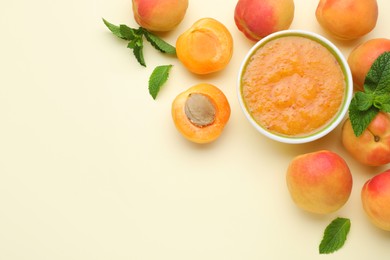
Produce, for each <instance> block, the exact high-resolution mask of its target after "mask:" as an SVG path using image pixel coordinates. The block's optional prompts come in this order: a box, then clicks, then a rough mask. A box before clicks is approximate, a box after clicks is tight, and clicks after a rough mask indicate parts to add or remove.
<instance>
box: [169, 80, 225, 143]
mask: <svg viewBox="0 0 390 260" xmlns="http://www.w3.org/2000/svg"><path fill="white" fill-rule="evenodd" d="M229 117H230V105H229V102H228V100H227V98H226V96H225V95H224V93H223V92H222V91H221V90H220V89H219V88H217V87H216V86H214V85H211V84H208V83H200V84H197V85H195V86H192V87H190V88H189V89H187V90H186V91H184V92H182V93H180V94H179V95H178V96H177V97H176V98H175V99H174V101H173V103H172V118H173V122H174V124H175V126H176V128H177V130H178V131H179V132H180V133H181V134H182V135H183V136H184V137H185V138H186V139H188V140H190V141H192V142H194V143H210V142H212V141H214V140H216V139H217V138H218V137H219V136H220V135H221V133H222V131H223V129H224V127H225V125H226V124H227V122H228V120H229Z"/></svg>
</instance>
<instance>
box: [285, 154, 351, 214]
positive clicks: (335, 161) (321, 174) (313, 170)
mask: <svg viewBox="0 0 390 260" xmlns="http://www.w3.org/2000/svg"><path fill="white" fill-rule="evenodd" d="M286 180H287V186H288V190H289V192H290V195H291V197H292V199H293V201H294V202H295V204H296V205H297V206H298V207H299V208H301V209H303V210H306V211H308V212H312V213H316V214H328V213H332V212H335V211H337V210H338V209H339V208H341V207H342V206H343V205H344V204H345V203H346V202H347V200H348V199H349V196H350V194H351V191H352V175H351V172H350V170H349V167H348V165H347V164H346V162H345V161H344V160H343V159H342V158H341V157H340V156H339V155H338V154H336V153H334V152H331V151H327V150H321V151H317V152H312V153H307V154H302V155H299V156H297V157H295V158H294V159H293V160H292V161H291V162H290V164H289V166H288V169H287V178H286Z"/></svg>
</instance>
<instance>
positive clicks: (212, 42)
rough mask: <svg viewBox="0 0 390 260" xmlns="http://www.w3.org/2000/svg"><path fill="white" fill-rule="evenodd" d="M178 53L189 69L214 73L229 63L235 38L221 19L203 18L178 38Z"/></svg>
mask: <svg viewBox="0 0 390 260" xmlns="http://www.w3.org/2000/svg"><path fill="white" fill-rule="evenodd" d="M176 54H177V57H178V58H179V60H180V61H181V63H182V64H183V65H184V66H185V67H186V68H187V69H188V70H189V71H191V72H193V73H195V74H200V75H202V74H209V73H213V72H216V71H220V70H222V69H224V68H225V67H226V66H227V65H228V64H229V62H230V59H231V57H232V55H233V38H232V35H231V34H230V32H229V30H228V29H227V28H226V27H225V25H223V24H222V23H220V22H219V21H217V20H215V19H213V18H202V19H200V20H198V21H197V22H195V23H194V24H193V25H192V26H191V27H190V28H189V29H188V30H187V31H185V32H184V33H182V34H181V35H180V36H179V37H178V38H177V40H176Z"/></svg>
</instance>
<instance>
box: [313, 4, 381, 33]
mask: <svg viewBox="0 0 390 260" xmlns="http://www.w3.org/2000/svg"><path fill="white" fill-rule="evenodd" d="M362 17H364V18H362ZM316 18H317V21H318V22H319V24H320V25H321V26H322V27H323V28H324V29H325V30H327V31H328V32H329V33H331V34H332V35H333V36H334V37H335V38H338V39H340V40H353V39H357V38H359V37H362V36H364V35H366V34H367V33H369V32H371V31H372V30H373V29H374V28H375V26H376V22H377V20H378V4H377V1H376V0H320V1H319V3H318V6H317V9H316Z"/></svg>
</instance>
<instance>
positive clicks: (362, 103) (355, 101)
mask: <svg viewBox="0 0 390 260" xmlns="http://www.w3.org/2000/svg"><path fill="white" fill-rule="evenodd" d="M363 88H364V91H358V92H356V93H355V95H354V97H353V98H352V100H351V104H350V106H349V118H350V120H351V124H352V129H353V131H354V133H355V135H356V136H357V137H358V136H360V135H361V134H362V133H363V132H364V131H365V130H366V129H367V127H368V125H369V124H370V123H371V121H372V120H373V119H374V118H375V116H376V115H377V114H378V113H379V112H380V111H383V112H387V113H389V112H390V52H384V53H383V54H381V55H380V56H379V57H378V58H377V59H376V60H375V61H374V63H373V64H372V66H371V68H370V70H369V71H368V73H367V75H366V78H365V81H364V86H363Z"/></svg>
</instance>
